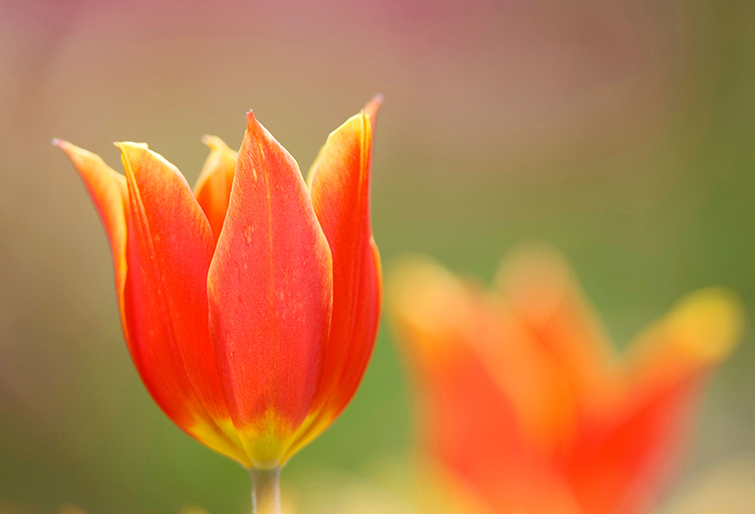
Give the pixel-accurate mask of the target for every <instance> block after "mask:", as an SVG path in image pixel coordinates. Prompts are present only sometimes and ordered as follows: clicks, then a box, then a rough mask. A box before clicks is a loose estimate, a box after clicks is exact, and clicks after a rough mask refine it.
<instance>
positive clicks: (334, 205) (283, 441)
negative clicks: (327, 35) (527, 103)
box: [55, 97, 382, 470]
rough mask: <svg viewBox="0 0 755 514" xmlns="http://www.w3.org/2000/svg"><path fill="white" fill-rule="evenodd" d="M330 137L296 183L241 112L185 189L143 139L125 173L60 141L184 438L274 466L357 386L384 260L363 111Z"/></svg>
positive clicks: (127, 154) (367, 117) (127, 315)
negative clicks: (234, 140) (238, 139)
mask: <svg viewBox="0 0 755 514" xmlns="http://www.w3.org/2000/svg"><path fill="white" fill-rule="evenodd" d="M381 101H382V99H381V98H380V97H376V98H375V99H374V100H373V101H372V102H371V103H370V104H368V105H367V106H366V107H365V110H364V111H363V112H362V113H360V114H358V115H356V116H354V117H352V118H351V119H349V120H348V121H347V122H346V123H345V124H344V125H342V126H341V127H340V128H339V129H337V130H336V131H335V132H333V133H332V134H331V135H330V137H329V138H328V140H327V142H326V143H325V146H324V147H323V148H322V151H321V153H320V156H319V158H318V160H317V162H316V164H315V166H313V168H312V170H311V171H310V176H309V185H307V184H305V182H304V180H303V178H302V176H301V174H300V172H299V168H298V165H297V164H296V162H295V161H294V160H293V158H292V157H291V156H290V155H289V154H288V152H286V150H285V149H284V148H283V147H282V146H281V145H280V144H279V143H278V142H277V141H276V140H275V139H274V138H273V137H272V135H270V133H269V132H268V131H267V130H266V129H265V128H264V127H262V125H260V124H259V123H258V122H257V120H256V119H255V117H254V115H253V114H252V113H251V112H250V113H249V114H248V115H247V131H246V134H245V136H244V141H243V143H242V145H241V149H240V151H239V153H238V154H236V153H235V152H233V151H231V150H230V149H228V147H227V146H226V145H225V144H224V143H223V142H222V141H221V140H220V139H218V138H215V137H207V138H206V139H205V141H206V142H207V143H208V144H209V146H210V147H211V149H212V151H211V153H210V156H209V158H208V160H207V162H206V164H205V168H204V170H203V172H202V174H201V176H200V178H199V180H198V183H197V185H196V187H195V189H194V192H193V193H192V190H191V189H190V188H189V185H188V183H187V182H186V180H185V179H184V177H183V176H182V175H181V173H180V172H179V171H178V169H177V168H176V167H175V166H173V165H172V164H170V163H169V162H168V161H167V160H165V159H164V158H163V157H162V156H160V155H159V154H157V153H154V152H152V151H151V150H149V149H148V147H147V145H146V144H141V143H117V146H118V147H119V148H120V150H121V153H122V157H123V165H124V168H125V172H126V174H125V177H124V176H123V175H120V174H118V173H116V172H115V171H113V170H112V169H111V168H109V167H108V166H107V165H106V164H105V163H104V162H103V161H102V159H100V158H99V157H98V156H96V155H93V154H91V153H89V152H87V151H86V150H82V149H80V148H78V147H76V146H74V145H72V144H70V143H67V142H65V141H56V142H55V144H57V145H58V146H59V147H60V148H61V149H62V150H63V151H65V152H66V154H67V155H68V156H69V157H70V159H71V160H72V161H73V163H74V165H75V166H76V168H77V169H78V171H79V173H80V174H81V177H82V178H83V179H84V182H85V184H86V186H87V188H88V189H89V192H90V194H91V196H92V199H93V201H94V203H95V205H96V207H97V209H98V211H99V213H100V216H101V217H102V220H103V223H104V225H105V228H106V230H107V233H108V236H109V238H110V246H111V249H112V253H113V259H114V262H115V275H116V287H117V294H118V300H119V305H120V314H121V321H122V325H123V330H124V334H125V337H126V343H127V345H128V348H129V351H130V352H131V356H132V358H133V361H134V364H135V365H136V368H137V370H138V371H139V374H140V375H141V378H142V380H143V381H144V384H145V386H146V387H147V389H148V391H149V392H150V394H151V395H152V397H153V398H154V400H155V402H156V403H157V404H158V405H159V406H160V408H162V410H163V411H164V412H165V413H166V414H167V415H168V417H170V419H171V420H173V422H174V423H176V424H177V425H178V426H179V427H181V428H182V429H183V430H185V431H186V432H187V433H188V434H190V435H191V436H192V437H194V438H196V439H197V440H199V441H200V442H202V443H204V444H205V445H207V446H209V447H210V448H212V449H214V450H216V451H218V452H220V453H222V454H224V455H226V456H229V457H231V458H233V459H236V460H237V461H239V462H240V463H241V464H243V465H244V466H246V467H251V468H258V469H272V470H276V469H277V468H279V467H280V466H282V465H283V464H284V463H285V462H286V461H287V460H288V459H289V458H290V457H291V456H292V455H293V454H294V453H295V452H296V451H297V450H299V449H300V448H301V447H303V446H304V445H305V444H307V443H308V442H309V441H311V440H312V439H313V438H314V437H316V436H317V435H318V434H319V433H320V432H322V431H323V430H324V429H325V428H326V427H327V426H328V425H329V424H330V423H331V422H332V421H333V420H334V419H335V418H336V416H338V414H339V413H340V412H341V411H342V410H343V409H344V407H345V406H346V404H347V403H348V402H349V400H350V399H351V397H352V396H353V394H354V392H355V391H356V388H357V386H358V384H359V382H360V380H361V377H362V375H363V373H364V370H365V367H366V365H367V362H368V360H369V357H370V354H371V352H372V347H373V345H374V341H375V334H376V331H377V323H378V315H379V309H380V288H381V283H380V281H381V279H380V260H379V256H378V253H377V248H376V246H375V242H374V240H373V238H372V231H371V225H370V214H369V191H370V166H371V138H372V136H371V134H372V126H371V120H372V122H373V123H374V119H375V116H376V114H377V109H378V107H379V105H380V103H381Z"/></svg>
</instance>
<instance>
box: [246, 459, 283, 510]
mask: <svg viewBox="0 0 755 514" xmlns="http://www.w3.org/2000/svg"><path fill="white" fill-rule="evenodd" d="M249 475H250V476H251V477H252V514H280V512H281V489H280V476H281V469H280V468H272V469H257V468H252V469H250V470H249Z"/></svg>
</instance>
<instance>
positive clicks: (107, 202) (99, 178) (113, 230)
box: [53, 139, 130, 344]
mask: <svg viewBox="0 0 755 514" xmlns="http://www.w3.org/2000/svg"><path fill="white" fill-rule="evenodd" d="M53 144H54V145H56V146H57V147H58V148H60V149H61V150H63V151H64V152H65V153H66V155H67V156H68V158H69V159H71V162H73V165H74V166H76V169H77V170H78V172H79V175H81V178H82V179H83V180H84V184H85V185H86V187H87V190H88V191H89V195H90V196H91V197H92V201H93V202H94V205H95V207H96V208H97V211H98V212H99V214H100V218H101V219H102V223H103V224H104V225H105V230H106V232H107V235H108V239H109V241H110V250H111V252H112V254H113V265H114V268H115V287H116V292H117V294H118V305H119V308H120V312H121V323H122V325H123V328H124V330H125V329H126V319H125V316H124V311H123V286H124V283H125V281H126V213H127V211H128V192H127V190H126V178H125V177H124V176H123V175H121V174H120V173H117V172H116V171H115V170H113V169H112V168H111V167H110V166H108V165H107V164H105V162H104V161H103V160H102V159H101V158H100V156H99V155H95V154H93V153H91V152H89V151H87V150H84V149H83V148H79V147H78V146H76V145H73V144H71V143H69V142H68V141H62V140H60V139H55V140H53ZM126 341H127V343H128V336H126ZM129 344H130V343H129Z"/></svg>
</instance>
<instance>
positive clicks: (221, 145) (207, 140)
mask: <svg viewBox="0 0 755 514" xmlns="http://www.w3.org/2000/svg"><path fill="white" fill-rule="evenodd" d="M202 143H203V144H205V145H207V146H208V147H210V150H215V151H220V152H226V151H231V149H230V147H229V146H228V145H227V144H226V143H225V141H223V140H222V139H220V138H219V137H218V136H211V135H210V134H205V135H203V136H202Z"/></svg>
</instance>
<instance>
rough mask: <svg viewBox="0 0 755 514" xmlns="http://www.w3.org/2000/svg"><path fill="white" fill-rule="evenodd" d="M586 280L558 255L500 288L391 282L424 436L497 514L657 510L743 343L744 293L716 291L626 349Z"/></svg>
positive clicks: (533, 261) (407, 270)
mask: <svg viewBox="0 0 755 514" xmlns="http://www.w3.org/2000/svg"><path fill="white" fill-rule="evenodd" d="M572 277H573V275H572V273H571V272H570V270H569V269H568V268H567V267H566V265H565V263H564V262H563V260H562V259H560V258H559V257H558V256H556V255H553V254H552V253H550V252H546V251H539V252H534V251H521V252H520V253H519V254H517V255H516V256H515V257H512V258H511V259H510V260H508V261H507V262H506V263H505V265H504V267H503V268H502V271H501V273H500V275H499V281H498V289H497V290H495V291H491V292H486V291H484V290H483V289H482V288H480V286H479V285H478V284H477V283H475V282H472V281H469V280H463V279H459V278H456V277H454V276H453V275H451V274H449V273H448V272H446V271H445V270H443V269H442V268H441V267H439V266H437V265H435V264H433V263H431V262H423V261H416V262H408V263H406V264H404V265H403V266H402V267H400V268H399V269H398V271H396V275H395V276H394V277H393V287H392V294H391V296H390V298H391V305H392V311H393V312H394V314H395V315H394V319H395V322H396V326H397V331H398V334H399V336H400V337H399V340H400V341H401V343H402V345H403V347H404V349H405V351H406V354H407V356H408V358H407V360H408V362H409V365H410V368H411V371H412V375H413V377H414V382H415V385H416V391H417V392H416V396H417V405H418V413H419V421H418V426H419V433H418V437H417V442H418V444H419V445H420V448H421V449H422V451H423V452H424V454H425V458H426V459H428V460H429V461H430V463H431V464H432V465H437V466H439V469H440V471H439V474H440V475H442V476H446V477H450V479H452V480H453V481H455V482H456V483H457V485H456V488H457V489H462V490H468V491H469V494H470V495H471V496H472V497H473V498H476V499H477V501H478V502H479V503H481V504H482V505H486V506H487V507H486V508H487V509H491V511H492V512H501V513H508V512H518V511H524V512H531V513H543V514H545V513H584V514H606V513H617V514H619V513H637V514H638V513H642V512H650V511H651V509H652V508H654V507H655V506H656V505H657V504H658V501H659V498H660V495H661V493H662V491H663V490H664V488H665V487H666V486H667V485H668V483H669V478H670V477H671V474H672V472H673V471H675V470H676V469H677V468H678V463H679V459H680V457H681V456H682V450H684V449H685V447H686V446H687V441H688V439H689V435H690V433H691V429H692V426H693V414H694V412H695V411H696V407H697V404H698V402H699V397H700V394H701V392H702V390H703V386H704V385H705V383H706V379H707V378H708V376H709V374H710V372H711V371H712V370H713V369H715V367H716V366H717V365H718V364H719V363H720V362H721V361H722V360H723V359H725V358H726V357H727V356H728V355H729V354H730V352H731V351H732V349H733V347H734V345H736V344H737V343H738V342H739V339H740V338H741V335H742V329H743V312H742V309H741V306H740V304H739V301H738V300H737V299H736V296H734V295H733V294H732V293H731V292H729V291H726V290H721V289H703V290H700V291H697V292H695V293H692V294H690V295H688V296H686V297H684V298H683V299H682V300H680V301H679V302H678V303H677V304H676V305H675V306H674V307H673V308H672V310H671V312H670V313H669V314H668V315H667V316H666V317H665V318H663V319H662V320H661V321H659V322H657V323H655V324H654V325H653V326H651V327H650V328H649V329H647V330H646V331H644V333H642V334H641V335H640V336H639V337H638V338H637V339H636V341H635V342H634V343H632V344H631V345H630V347H629V348H628V349H627V350H625V351H624V352H623V354H622V355H618V354H616V352H615V350H614V349H613V348H612V346H611V345H610V344H609V343H608V339H607V337H606V336H605V334H604V333H603V331H602V329H601V326H600V323H599V322H598V321H597V320H596V319H595V318H594V317H593V315H592V310H591V309H590V308H589V307H588V306H587V304H586V303H585V301H584V300H583V296H582V294H581V292H580V290H579V288H578V286H577V285H576V283H575V281H574V279H573V278H572ZM467 508H468V507H465V508H461V507H459V508H457V510H456V512H467V510H466V509H467Z"/></svg>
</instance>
